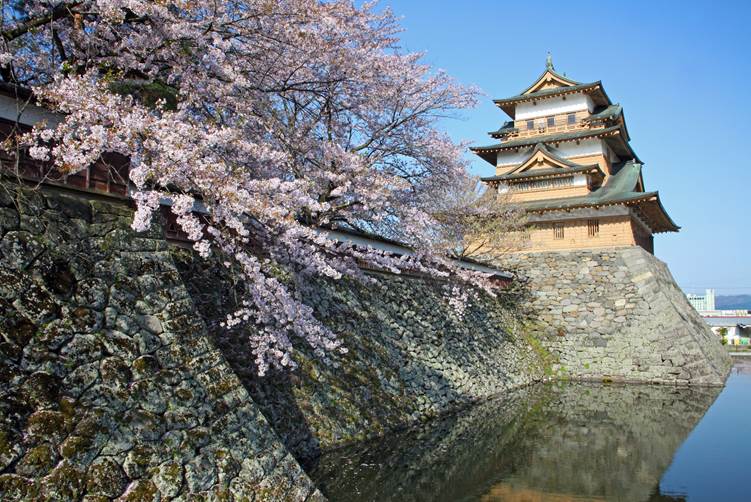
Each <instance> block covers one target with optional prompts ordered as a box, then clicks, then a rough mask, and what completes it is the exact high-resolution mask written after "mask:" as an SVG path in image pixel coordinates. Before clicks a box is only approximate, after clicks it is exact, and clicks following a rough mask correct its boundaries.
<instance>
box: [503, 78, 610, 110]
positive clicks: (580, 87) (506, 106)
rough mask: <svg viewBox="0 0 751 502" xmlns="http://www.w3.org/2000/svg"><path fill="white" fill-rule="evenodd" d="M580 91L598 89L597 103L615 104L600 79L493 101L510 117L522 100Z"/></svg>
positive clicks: (603, 104) (604, 104) (594, 97)
mask: <svg viewBox="0 0 751 502" xmlns="http://www.w3.org/2000/svg"><path fill="white" fill-rule="evenodd" d="M563 78H566V77H563ZM580 91H596V92H593V93H592V98H593V99H594V101H595V103H597V104H598V105H602V106H610V105H612V104H613V103H612V102H611V101H610V98H609V97H608V95H607V94H606V93H605V89H603V88H602V82H601V81H599V80H598V81H597V82H590V83H588V84H577V85H568V86H562V87H555V88H553V89H544V90H542V91H537V92H531V93H529V94H518V95H516V96H512V97H510V98H504V99H494V100H493V103H495V104H496V106H498V107H499V108H501V109H502V110H503V111H504V112H506V113H507V114H508V115H509V116H510V117H514V115H515V108H516V107H515V106H513V105H515V104H516V103H519V102H521V101H534V100H537V99H544V98H550V97H554V96H559V95H561V94H570V93H572V92H580Z"/></svg>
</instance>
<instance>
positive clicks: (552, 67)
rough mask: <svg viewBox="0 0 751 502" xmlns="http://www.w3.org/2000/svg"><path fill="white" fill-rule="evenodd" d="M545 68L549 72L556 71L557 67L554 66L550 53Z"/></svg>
mask: <svg viewBox="0 0 751 502" xmlns="http://www.w3.org/2000/svg"><path fill="white" fill-rule="evenodd" d="M545 68H547V69H548V70H555V67H554V66H553V55H552V54H550V51H548V57H547V58H546V59H545Z"/></svg>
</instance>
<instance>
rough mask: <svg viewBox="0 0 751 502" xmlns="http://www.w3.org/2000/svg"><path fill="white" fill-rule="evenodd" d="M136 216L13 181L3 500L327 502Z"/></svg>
mask: <svg viewBox="0 0 751 502" xmlns="http://www.w3.org/2000/svg"><path fill="white" fill-rule="evenodd" d="M130 218H131V212H130V210H129V209H127V208H126V207H124V206H122V205H117V204H113V203H109V202H98V201H87V200H84V199H78V198H72V197H66V196H60V195H55V194H48V193H47V194H43V193H40V192H24V193H20V194H15V193H14V194H8V193H7V192H5V191H4V190H0V237H1V239H0V337H1V338H0V373H1V378H0V494H2V499H3V500H80V499H82V498H83V497H84V496H85V497H86V500H92V501H93V500H107V499H112V498H117V497H122V498H123V500H138V501H141V500H144V501H145V500H159V499H160V498H161V500H170V499H172V498H174V497H181V498H183V499H185V498H189V497H190V496H198V495H204V496H213V497H218V498H221V499H224V498H230V497H232V498H236V499H247V498H251V499H254V500H305V499H307V500H314V499H319V500H321V499H323V497H322V496H321V495H320V492H318V491H317V490H316V488H315V486H313V484H312V483H311V481H310V480H309V479H308V477H307V475H306V474H305V473H304V472H303V470H302V469H301V468H300V466H299V464H298V463H297V461H296V460H295V459H294V458H293V457H292V456H291V455H290V454H289V452H288V450H287V449H286V448H285V446H284V445H283V444H282V442H280V440H279V439H278V437H277V435H276V434H275V433H274V431H273V429H272V428H271V427H270V425H269V423H268V421H267V420H266V419H265V418H264V416H263V414H262V413H261V412H260V410H259V408H258V406H257V405H256V404H255V403H254V402H253V399H252V398H251V397H250V396H249V395H248V393H247V391H246V390H245V387H244V386H243V385H242V384H241V382H240V381H239V380H238V378H237V376H236V375H235V373H234V372H233V371H232V369H231V367H230V366H229V365H228V364H227V362H226V360H225V359H224V357H223V356H222V355H221V353H220V352H219V351H218V350H216V349H215V348H214V346H213V345H212V344H211V342H210V340H209V338H208V337H207V334H206V328H205V326H204V324H203V322H202V320H201V319H200V317H198V316H196V315H195V306H194V304H193V301H192V299H191V298H190V296H189V294H188V291H187V290H186V288H185V286H184V284H183V282H182V279H181V277H180V275H179V274H178V272H177V270H176V268H175V265H174V263H173V261H172V259H171V256H170V253H169V250H168V245H167V243H166V242H165V241H164V240H163V239H162V238H161V237H159V235H160V234H161V233H160V232H156V233H155V234H153V235H135V234H134V233H133V232H132V231H131V230H130V229H129V227H128V225H129V222H130ZM254 497H255V498H254Z"/></svg>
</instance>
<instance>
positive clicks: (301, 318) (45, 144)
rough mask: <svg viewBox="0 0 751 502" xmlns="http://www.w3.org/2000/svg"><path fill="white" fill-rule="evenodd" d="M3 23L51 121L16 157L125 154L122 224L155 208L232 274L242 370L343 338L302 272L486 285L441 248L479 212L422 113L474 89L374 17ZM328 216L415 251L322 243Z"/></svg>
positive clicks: (137, 7)
mask: <svg viewBox="0 0 751 502" xmlns="http://www.w3.org/2000/svg"><path fill="white" fill-rule="evenodd" d="M2 21H3V25H2V41H1V42H2V46H1V47H0V76H2V78H3V80H4V81H5V82H8V83H14V84H18V85H23V86H29V87H32V88H33V90H34V92H35V95H36V96H37V98H38V99H40V100H41V101H42V102H43V103H44V105H45V106H47V107H50V108H52V109H53V110H55V111H57V112H59V113H61V114H62V115H63V117H64V119H63V120H62V122H61V123H60V124H59V125H56V126H55V127H45V125H44V124H39V125H38V126H37V127H35V129H34V130H33V132H32V133H30V134H29V135H28V136H27V137H26V142H27V146H28V147H29V152H30V154H31V155H32V156H33V157H35V158H36V159H40V160H49V161H51V162H54V163H55V165H56V166H57V168H58V169H60V170H62V171H63V172H75V171H77V170H80V169H83V168H85V167H86V166H88V165H90V164H91V163H92V162H94V161H96V160H97V159H98V158H100V156H101V155H102V154H103V153H104V152H118V153H121V154H123V155H127V156H128V157H129V158H130V159H131V170H130V180H131V182H132V184H133V186H134V189H135V191H134V194H133V197H134V199H135V201H136V203H137V211H136V214H135V217H134V221H133V228H134V229H136V230H144V229H146V228H147V227H148V226H149V225H150V223H151V220H152V217H153V216H154V213H155V211H157V210H158V208H159V206H160V203H164V202H165V201H169V203H170V204H171V210H172V211H173V212H174V213H175V214H176V215H177V221H178V223H179V224H180V225H181V226H182V228H183V229H184V230H185V231H186V232H187V233H188V235H189V237H190V238H191V239H192V240H194V241H195V249H196V250H197V251H198V252H199V253H201V254H202V255H204V256H208V255H209V254H210V253H212V252H216V251H218V252H220V254H221V255H222V256H223V257H224V258H223V259H226V261H227V266H237V267H239V269H240V270H241V271H242V274H243V277H244V279H245V284H246V288H247V290H246V297H245V300H244V303H243V306H242V308H240V309H239V310H237V311H236V312H233V313H231V314H230V315H229V316H228V319H227V322H226V323H227V325H229V326H237V325H239V324H242V323H246V324H250V325H252V329H248V330H247V332H248V334H249V337H250V341H251V343H252V345H253V347H254V353H255V356H256V363H257V365H258V368H259V372H260V373H264V372H265V371H266V370H267V369H268V368H269V366H289V365H294V362H293V361H292V359H291V358H290V355H291V352H292V344H291V337H292V336H300V337H302V338H304V339H305V340H306V341H307V342H308V343H309V344H310V345H311V346H312V347H313V349H314V350H315V352H316V353H317V354H318V355H320V356H321V357H326V354H327V353H329V352H330V351H334V350H341V345H340V341H339V340H338V339H337V337H336V336H335V334H334V333H332V332H330V331H329V330H328V329H327V328H326V327H325V326H324V325H322V324H321V323H320V322H319V321H318V320H317V319H316V318H315V317H314V315H313V310H312V309H311V308H310V306H308V305H305V304H303V303H302V302H301V301H300V300H299V298H298V296H297V295H296V293H295V289H296V288H295V287H294V285H295V283H297V284H300V283H303V282H305V281H306V280H307V279H309V278H310V277H311V276H313V275H317V276H327V277H330V278H333V279H338V278H340V277H342V276H350V277H357V278H359V279H361V280H368V278H367V277H365V276H364V275H363V273H362V272H361V269H360V267H359V266H358V265H359V264H360V263H367V264H369V265H371V266H375V267H378V268H381V269H385V270H389V271H392V272H394V273H400V272H403V271H406V270H409V271H417V272H421V273H428V274H431V275H433V276H436V277H442V278H447V279H450V280H453V281H455V284H459V285H468V284H469V285H473V286H479V287H483V288H485V289H486V290H488V291H489V292H491V293H492V286H491V285H490V283H489V282H488V281H487V280H486V278H485V277H484V276H483V275H482V274H479V273H476V272H470V271H467V270H464V269H461V268H458V267H457V266H456V264H455V263H454V262H452V261H451V260H449V259H448V257H450V256H451V255H455V254H456V253H457V252H459V253H461V251H459V250H458V247H461V246H458V245H457V243H466V242H467V239H466V236H465V235H464V233H463V231H462V230H461V225H460V223H461V221H462V218H464V221H465V222H467V221H478V220H477V216H478V214H479V213H478V208H480V207H484V206H483V204H478V202H477V201H478V200H479V197H480V194H479V193H478V194H477V195H476V197H474V198H473V197H471V196H468V194H467V193H465V194H463V195H462V196H461V197H455V198H454V199H453V200H451V201H448V200H447V199H445V198H443V197H441V196H440V195H441V194H449V193H457V190H459V191H461V190H462V189H463V188H457V187H466V186H467V184H468V183H469V181H468V178H467V174H466V166H465V162H464V161H463V160H462V150H463V145H457V144H454V143H452V141H451V140H450V139H449V138H448V137H447V136H446V135H445V134H444V133H442V132H440V131H439V129H438V128H437V122H438V121H439V120H440V119H442V118H444V117H449V116H452V114H453V113H455V111H456V110H459V109H462V108H466V107H469V106H472V105H473V104H474V102H475V95H476V91H475V90H474V89H472V88H467V87H464V86H461V85H458V84H457V83H455V82H454V81H453V80H452V79H451V78H450V77H449V76H447V75H446V74H445V73H443V72H441V71H436V70H434V69H432V68H430V67H429V66H427V65H425V64H423V63H422V62H421V54H412V53H405V52H404V51H402V50H401V49H400V47H399V46H398V38H397V36H398V33H399V31H400V27H399V25H398V22H397V21H396V19H395V18H394V16H393V15H392V13H391V12H389V11H388V10H377V9H376V8H375V6H373V5H370V4H368V5H365V6H363V7H357V6H355V5H353V4H352V3H350V2H347V1H341V0H335V1H328V2H319V1H316V0H237V1H230V0H216V1H214V2H197V1H192V0H172V1H169V0H162V1H143V0H82V1H65V2H60V1H39V0H32V1H20V0H16V1H12V2H4V3H3V17H2ZM449 202H450V204H449ZM449 206H450V209H451V217H450V218H449V217H447V214H448V213H447V212H446V209H447V208H449ZM197 210H200V211H203V212H204V213H205V217H203V218H200V217H199V216H197V215H196V211H197ZM482 214H483V215H485V216H487V214H488V213H487V211H485V212H483V213H482ZM502 217H503V218H506V217H510V213H509V214H506V215H505V216H502ZM484 221H486V222H487V221H489V220H488V219H487V218H485V220H484ZM331 227H345V228H352V229H358V230H363V231H367V232H372V233H376V234H378V235H381V236H383V237H388V238H393V239H398V240H399V241H402V242H405V243H407V244H408V245H410V246H411V247H412V248H413V249H414V250H415V253H414V255H411V256H403V257H394V256H391V255H388V254H386V253H384V252H381V251H378V250H377V249H372V248H363V247H356V246H353V245H347V244H343V243H337V242H334V241H332V240H330V239H328V238H327V237H326V235H325V234H324V233H322V232H320V231H319V230H320V229H321V228H331ZM493 228H495V227H493ZM476 230H477V229H476V228H475V229H474V230H473V231H476ZM280 268H281V269H283V270H284V271H285V274H284V277H286V278H287V279H281V278H280V275H279V274H278V273H276V271H278V270H279V269H280Z"/></svg>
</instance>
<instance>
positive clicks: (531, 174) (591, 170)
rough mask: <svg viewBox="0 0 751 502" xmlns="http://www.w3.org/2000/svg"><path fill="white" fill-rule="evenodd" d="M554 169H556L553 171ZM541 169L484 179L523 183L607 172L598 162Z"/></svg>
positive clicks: (488, 181) (602, 176)
mask: <svg viewBox="0 0 751 502" xmlns="http://www.w3.org/2000/svg"><path fill="white" fill-rule="evenodd" d="M552 169H554V170H555V171H554V172H553V171H552ZM540 171H542V170H532V171H525V172H524V175H512V176H511V177H504V176H492V177H489V178H482V180H483V181H485V182H487V183H490V184H497V183H506V184H509V185H513V184H515V183H522V182H525V181H530V180H541V179H549V178H564V177H566V176H573V175H574V174H590V175H599V177H601V178H604V177H605V173H603V172H602V169H600V166H599V165H597V164H592V165H589V166H580V167H555V168H551V170H548V169H545V170H544V172H540ZM507 176H508V175H507Z"/></svg>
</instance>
